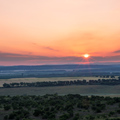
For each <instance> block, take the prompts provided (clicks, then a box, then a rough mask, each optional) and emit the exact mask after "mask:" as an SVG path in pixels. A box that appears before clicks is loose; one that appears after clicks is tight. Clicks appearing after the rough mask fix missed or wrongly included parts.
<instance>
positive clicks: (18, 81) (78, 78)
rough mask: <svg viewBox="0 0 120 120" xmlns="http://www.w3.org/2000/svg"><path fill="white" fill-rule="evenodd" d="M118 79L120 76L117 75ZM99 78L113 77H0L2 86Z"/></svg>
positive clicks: (0, 85)
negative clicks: (6, 84)
mask: <svg viewBox="0 0 120 120" xmlns="http://www.w3.org/2000/svg"><path fill="white" fill-rule="evenodd" d="M115 78H116V79H118V76H115ZM98 79H111V78H110V77H109V78H103V77H49V78H11V79H0V87H2V85H3V84H4V83H13V82H14V83H15V82H16V83H20V82H29V83H32V82H43V81H73V80H87V81H89V80H98Z"/></svg>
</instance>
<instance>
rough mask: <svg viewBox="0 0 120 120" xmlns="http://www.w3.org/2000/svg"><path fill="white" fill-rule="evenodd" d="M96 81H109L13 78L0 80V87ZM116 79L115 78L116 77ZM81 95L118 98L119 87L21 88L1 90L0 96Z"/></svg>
mask: <svg viewBox="0 0 120 120" xmlns="http://www.w3.org/2000/svg"><path fill="white" fill-rule="evenodd" d="M78 79H79V80H83V79H85V80H87V81H88V80H98V79H109V78H102V77H53V78H13V79H1V80H0V86H1V87H2V85H3V83H12V82H18V83H19V82H37V81H39V82H40V81H62V80H63V81H68V80H69V81H71V80H78ZM116 79H117V76H116ZM54 93H58V94H59V95H66V94H81V95H89V96H90V95H103V96H106V95H108V96H120V85H116V86H109V85H71V86H57V87H25V88H24V87H22V88H1V89H0V95H45V94H54Z"/></svg>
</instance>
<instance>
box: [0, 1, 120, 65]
mask: <svg viewBox="0 0 120 120" xmlns="http://www.w3.org/2000/svg"><path fill="white" fill-rule="evenodd" d="M85 53H88V54H90V55H91V58H92V57H93V58H94V57H97V59H96V60H97V61H98V63H99V62H100V61H101V62H102V63H103V62H104V61H107V62H112V61H114V62H115V61H116V62H119V59H120V57H119V56H120V0H34V1H33V0H0V65H14V64H18V65H19V64H47V63H48V64H51V63H52V64H54V63H55V64H56V63H58V64H59V63H60V64H62V63H63V64H64V63H65V64H67V60H66V59H68V57H70V59H71V58H72V60H71V61H70V63H79V61H80V60H81V57H82V55H83V54H85ZM20 57H21V60H19V58H20ZM41 57H44V58H41ZM103 57H104V58H105V60H104V59H103ZM22 58H23V59H22ZM26 58H27V59H26ZM48 58H50V59H48ZM56 58H57V59H56ZM64 58H66V59H64ZM73 58H74V59H73ZM77 58H80V59H78V61H77V60H76V59H77ZM58 59H59V60H58ZM61 59H62V60H61ZM44 61H46V62H44ZM51 61H52V62H51ZM68 63H69V62H68Z"/></svg>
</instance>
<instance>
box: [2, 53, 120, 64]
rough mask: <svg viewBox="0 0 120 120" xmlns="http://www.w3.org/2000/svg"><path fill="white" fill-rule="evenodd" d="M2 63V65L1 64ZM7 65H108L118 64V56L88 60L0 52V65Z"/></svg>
mask: <svg viewBox="0 0 120 120" xmlns="http://www.w3.org/2000/svg"><path fill="white" fill-rule="evenodd" d="M3 62H4V64H2V63H3ZM6 63H7V65H9V64H12V65H14V64H17V65H19V64H21V65H22V64H23V65H25V64H26V65H31V64H33V65H34V64H76V63H77V64H84V63H95V64H100V63H104V64H108V63H120V55H116V56H106V57H100V56H98V57H95V56H91V57H90V58H89V59H88V60H86V59H84V58H83V57H76V56H66V57H49V56H39V55H30V54H28V55H23V54H14V53H3V52H0V65H6Z"/></svg>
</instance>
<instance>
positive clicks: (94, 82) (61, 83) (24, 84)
mask: <svg viewBox="0 0 120 120" xmlns="http://www.w3.org/2000/svg"><path fill="white" fill-rule="evenodd" d="M68 85H120V77H119V78H118V79H115V78H114V79H98V80H89V81H87V80H74V81H44V82H32V83H28V82H20V83H4V84H3V87H4V88H15V87H16V88H17V87H51V86H68Z"/></svg>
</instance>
